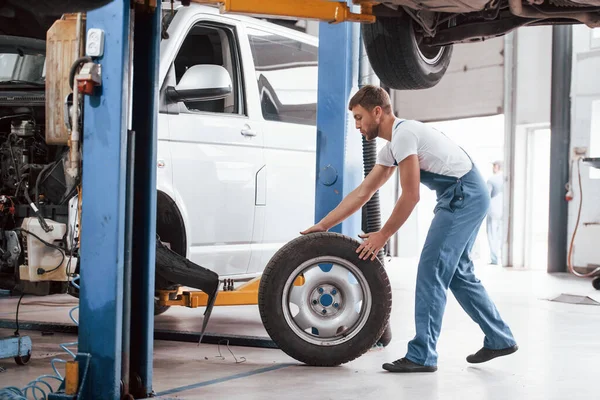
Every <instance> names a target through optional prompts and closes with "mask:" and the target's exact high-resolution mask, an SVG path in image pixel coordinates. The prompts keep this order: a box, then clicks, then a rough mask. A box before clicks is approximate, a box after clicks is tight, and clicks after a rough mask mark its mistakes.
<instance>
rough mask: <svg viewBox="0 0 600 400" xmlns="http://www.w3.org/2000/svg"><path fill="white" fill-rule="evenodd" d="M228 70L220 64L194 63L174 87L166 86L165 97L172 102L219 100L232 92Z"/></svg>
mask: <svg viewBox="0 0 600 400" xmlns="http://www.w3.org/2000/svg"><path fill="white" fill-rule="evenodd" d="M232 87H233V85H232V83H231V77H230V76H229V72H227V70H226V69H225V68H223V67H222V66H220V65H194V66H192V67H190V68H189V69H188V70H187V71H185V73H184V74H183V76H182V77H181V80H180V81H179V84H178V85H177V86H175V87H173V86H169V87H167V93H166V94H167V97H168V98H169V100H171V101H173V102H178V101H208V100H220V99H224V98H225V97H227V96H228V95H229V94H230V93H231V92H232V90H233V89H232Z"/></svg>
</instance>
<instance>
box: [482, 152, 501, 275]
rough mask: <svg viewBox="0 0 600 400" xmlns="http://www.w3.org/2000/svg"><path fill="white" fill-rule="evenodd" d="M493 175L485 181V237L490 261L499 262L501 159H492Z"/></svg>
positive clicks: (495, 263) (494, 263)
mask: <svg viewBox="0 0 600 400" xmlns="http://www.w3.org/2000/svg"><path fill="white" fill-rule="evenodd" d="M492 168H493V171H494V175H492V177H491V178H490V179H488V181H487V186H488V190H489V192H490V197H491V200H490V208H489V209H488V214H487V221H486V225H487V237H488V244H489V247H490V263H491V264H492V265H498V264H499V261H498V259H499V257H500V254H501V252H502V211H503V202H502V200H503V194H502V189H503V186H504V174H503V173H502V161H494V163H493V164H492Z"/></svg>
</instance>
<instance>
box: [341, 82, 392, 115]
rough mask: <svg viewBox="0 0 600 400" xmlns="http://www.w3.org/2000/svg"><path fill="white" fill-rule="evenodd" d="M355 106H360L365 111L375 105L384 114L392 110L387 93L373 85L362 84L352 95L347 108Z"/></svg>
mask: <svg viewBox="0 0 600 400" xmlns="http://www.w3.org/2000/svg"><path fill="white" fill-rule="evenodd" d="M356 106H362V107H363V108H364V109H365V110H367V111H373V109H374V108H375V107H377V106H379V107H381V108H382V110H383V112H384V113H386V114H389V113H391V112H392V104H391V101H390V96H389V95H388V93H387V92H386V91H385V90H384V89H382V88H380V87H377V86H373V85H366V86H363V87H362V88H360V90H359V91H358V92H356V94H355V95H354V96H352V98H351V99H350V103H349V105H348V109H349V110H350V111H352V109H353V108H354V107H356Z"/></svg>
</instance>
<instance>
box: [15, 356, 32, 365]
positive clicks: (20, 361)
mask: <svg viewBox="0 0 600 400" xmlns="http://www.w3.org/2000/svg"><path fill="white" fill-rule="evenodd" d="M29 360H31V354H27V355H26V356H17V357H15V362H16V363H17V365H21V366H23V365H27V364H29Z"/></svg>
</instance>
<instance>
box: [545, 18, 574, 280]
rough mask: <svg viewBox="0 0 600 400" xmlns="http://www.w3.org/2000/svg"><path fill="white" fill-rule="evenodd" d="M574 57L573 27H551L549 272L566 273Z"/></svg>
mask: <svg viewBox="0 0 600 400" xmlns="http://www.w3.org/2000/svg"><path fill="white" fill-rule="evenodd" d="M572 56H573V37H572V28H571V26H554V27H552V89H551V95H550V99H551V102H550V110H551V111H550V126H551V134H550V138H551V139H550V140H551V141H550V159H551V160H552V162H551V163H550V193H549V195H550V205H549V223H548V272H566V270H567V243H568V237H567V233H568V232H567V224H568V221H569V218H568V214H569V204H568V202H567V200H566V199H565V184H566V183H567V182H568V181H569V148H570V141H571V69H572Z"/></svg>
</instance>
